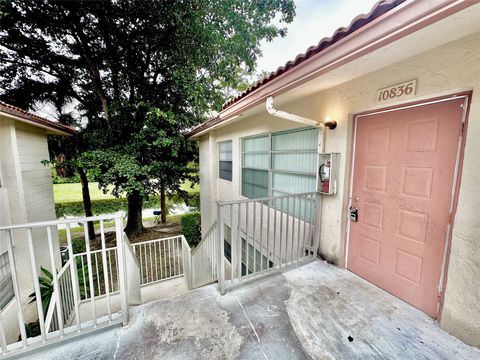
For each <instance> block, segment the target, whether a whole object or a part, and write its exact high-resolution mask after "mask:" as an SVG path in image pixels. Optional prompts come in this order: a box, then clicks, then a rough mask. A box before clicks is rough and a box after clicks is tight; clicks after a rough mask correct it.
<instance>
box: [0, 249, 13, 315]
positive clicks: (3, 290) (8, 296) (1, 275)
mask: <svg viewBox="0 0 480 360" xmlns="http://www.w3.org/2000/svg"><path fill="white" fill-rule="evenodd" d="M13 296H14V293H13V281H12V275H11V273H10V261H9V259H8V253H7V252H5V253H3V254H2V255H0V310H3V309H4V308H5V306H7V305H8V303H9V302H10V300H12V299H13Z"/></svg>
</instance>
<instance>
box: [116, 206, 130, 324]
mask: <svg viewBox="0 0 480 360" xmlns="http://www.w3.org/2000/svg"><path fill="white" fill-rule="evenodd" d="M115 235H116V242H117V251H118V274H119V282H118V283H119V284H118V285H119V287H120V299H121V300H120V301H121V304H122V312H123V320H122V323H123V326H126V325H127V324H128V305H127V304H128V300H127V297H128V294H127V291H128V290H127V274H126V272H125V267H126V263H125V243H124V241H123V213H122V212H118V213H116V214H115Z"/></svg>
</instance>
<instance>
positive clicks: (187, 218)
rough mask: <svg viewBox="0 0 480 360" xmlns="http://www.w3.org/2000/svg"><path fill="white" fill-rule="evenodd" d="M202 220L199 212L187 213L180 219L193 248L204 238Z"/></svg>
mask: <svg viewBox="0 0 480 360" xmlns="http://www.w3.org/2000/svg"><path fill="white" fill-rule="evenodd" d="M200 221H201V216H200V213H199V212H193V213H188V214H185V215H183V216H182V218H181V219H180V223H181V225H182V233H183V235H184V236H185V239H186V240H187V242H188V244H189V245H190V247H192V248H194V247H195V246H197V245H198V243H199V242H200V241H201V240H202V234H201V227H200Z"/></svg>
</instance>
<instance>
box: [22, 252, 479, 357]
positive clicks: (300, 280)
mask: <svg viewBox="0 0 480 360" xmlns="http://www.w3.org/2000/svg"><path fill="white" fill-rule="evenodd" d="M132 315H133V317H134V319H132V322H131V324H130V325H129V326H128V327H125V328H115V329H110V330H106V331H104V332H102V333H97V334H94V335H89V336H87V337H85V338H82V339H80V340H75V341H72V342H69V343H66V344H63V345H62V346H59V347H56V348H53V349H52V348H50V349H49V350H48V351H47V350H45V351H43V352H40V353H37V354H36V355H35V356H34V357H31V358H32V359H69V360H74V359H189V360H190V359H275V360H276V359H310V358H313V359H385V358H387V359H480V351H479V350H478V349H476V348H473V347H469V346H467V345H465V344H463V343H462V342H461V341H460V340H458V339H456V338H454V337H452V336H450V335H449V334H447V333H445V332H444V331H442V330H441V329H439V328H438V326H437V325H436V324H435V322H434V321H433V320H432V319H431V318H430V317H428V316H427V315H425V314H424V313H422V312H420V311H419V310H417V309H415V308H413V307H411V306H410V305H408V304H406V303H404V302H403V301H401V300H399V299H397V298H395V297H394V296H392V295H390V294H388V293H386V292H384V291H383V290H381V289H379V288H377V287H375V286H373V285H372V284H370V283H368V282H366V281H364V280H363V279H361V278H359V277H357V276H355V275H354V274H352V273H350V272H348V271H346V270H342V269H338V268H336V267H333V266H330V265H327V264H325V263H323V262H320V261H315V262H312V263H308V264H305V265H303V266H299V267H293V268H289V269H288V268H287V269H284V270H283V271H277V272H273V273H272V274H269V275H267V276H264V277H260V278H257V279H252V280H250V281H248V282H245V283H243V284H241V285H240V286H237V287H236V288H234V289H232V290H230V291H229V292H227V294H226V295H225V296H221V295H219V293H218V292H217V290H216V288H215V286H214V285H211V286H207V287H204V288H201V289H197V290H194V291H191V292H188V293H186V294H182V295H178V296H174V297H170V298H168V299H163V300H159V301H155V302H152V303H149V304H145V305H141V306H139V307H137V308H135V309H134V310H133V311H132Z"/></svg>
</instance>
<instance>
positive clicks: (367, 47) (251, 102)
mask: <svg viewBox="0 0 480 360" xmlns="http://www.w3.org/2000/svg"><path fill="white" fill-rule="evenodd" d="M471 5H473V3H472V2H469V1H463V0H457V1H451V0H437V1H436V2H435V6H434V7H432V3H431V2H427V1H406V2H404V3H402V4H400V5H398V6H397V7H395V8H393V9H392V10H390V11H388V12H387V13H385V14H383V15H382V16H380V17H378V18H376V19H374V20H373V21H371V22H369V23H368V24H366V25H364V26H363V27H361V28H360V29H358V30H357V31H355V33H354V36H347V37H345V38H343V39H341V40H339V41H338V42H336V43H334V44H332V45H330V46H329V47H327V48H326V49H324V50H323V51H320V52H318V53H317V54H315V55H314V56H312V57H311V58H309V59H307V60H305V61H303V62H302V63H300V64H299V65H297V66H295V67H293V68H291V69H289V70H288V71H287V72H285V73H283V74H281V75H279V76H278V77H275V78H273V79H272V80H270V81H269V82H268V83H266V84H264V85H262V86H260V87H259V88H257V89H255V90H254V91H252V92H250V93H248V94H246V95H245V96H243V97H242V98H240V99H239V100H237V101H236V102H234V103H233V104H231V105H229V106H227V107H226V108H225V109H224V110H222V111H221V112H220V113H219V114H218V117H219V119H220V120H219V121H215V122H214V124H213V125H212V126H208V127H205V126H203V127H204V128H203V129H202V126H201V125H200V126H199V127H197V129H199V130H200V129H201V130H200V131H196V129H194V130H192V132H191V133H190V134H189V136H188V138H189V139H191V140H195V139H198V138H199V137H200V136H202V135H204V134H206V133H208V132H210V131H212V130H214V129H216V128H218V127H219V126H223V125H225V124H226V123H227V122H228V121H229V120H231V119H233V118H234V117H237V116H238V115H240V114H241V113H243V112H244V111H246V110H248V109H251V108H253V107H255V106H257V105H259V104H260V103H262V102H264V101H265V100H266V98H267V97H269V96H278V95H280V94H282V93H285V92H287V91H288V90H290V89H292V88H294V87H296V86H299V85H302V84H304V83H305V82H307V81H309V80H311V79H313V78H315V77H318V76H320V75H322V74H325V73H327V72H329V71H331V70H333V69H335V68H338V67H339V66H342V65H344V64H347V63H349V62H351V61H353V60H355V59H357V58H359V57H361V56H363V55H365V54H368V53H370V52H372V51H374V50H377V49H379V48H381V47H383V46H385V45H387V44H390V43H392V42H393V41H396V40H398V39H400V38H402V37H405V36H407V35H409V34H411V33H413V32H415V31H417V30H419V29H421V28H424V27H426V26H428V25H430V24H432V23H434V22H436V21H439V20H441V19H443V18H445V17H447V16H449V15H452V14H454V13H456V12H458V11H460V10H463V9H465V8H467V7H469V6H471ZM207 123H208V122H207ZM207 123H204V124H205V125H206V124H207Z"/></svg>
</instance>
